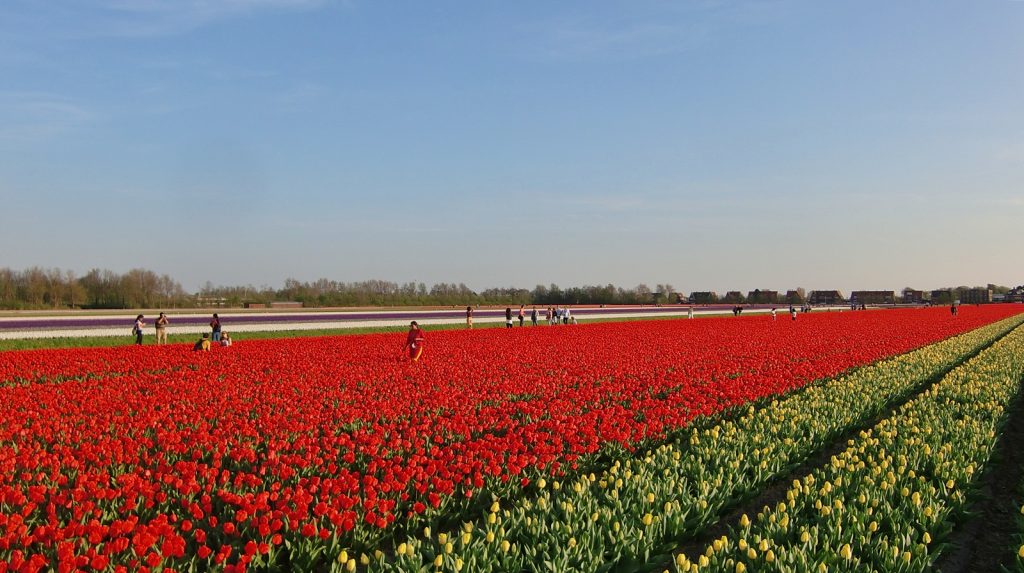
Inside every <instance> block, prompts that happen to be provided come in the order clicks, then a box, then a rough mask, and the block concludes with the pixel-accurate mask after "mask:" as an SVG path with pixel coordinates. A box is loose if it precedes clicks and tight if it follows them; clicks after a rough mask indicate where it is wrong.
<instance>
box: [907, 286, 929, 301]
mask: <svg viewBox="0 0 1024 573" xmlns="http://www.w3.org/2000/svg"><path fill="white" fill-rule="evenodd" d="M924 295H925V292H924V291H923V290H914V289H912V288H905V289H903V293H902V297H903V302H904V303H906V304H924V303H925V302H927V299H925V296H924Z"/></svg>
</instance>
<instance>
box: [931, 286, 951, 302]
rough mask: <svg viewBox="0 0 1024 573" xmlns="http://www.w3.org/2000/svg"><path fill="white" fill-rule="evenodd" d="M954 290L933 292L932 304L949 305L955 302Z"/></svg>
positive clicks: (946, 289) (944, 289) (943, 289)
mask: <svg viewBox="0 0 1024 573" xmlns="http://www.w3.org/2000/svg"><path fill="white" fill-rule="evenodd" d="M953 296H954V294H953V289H948V288H940V289H936V290H933V291H932V297H931V298H932V304H949V303H951V302H953V300H954V299H953Z"/></svg>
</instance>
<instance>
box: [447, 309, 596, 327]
mask: <svg viewBox="0 0 1024 573" xmlns="http://www.w3.org/2000/svg"><path fill="white" fill-rule="evenodd" d="M543 313H544V320H545V321H546V322H547V323H548V324H549V325H552V326H553V325H556V324H576V317H575V316H573V315H572V310H570V309H569V307H568V306H566V307H555V306H549V307H547V308H546V309H544V311H543ZM526 316H527V313H526V305H525V304H521V305H519V312H517V313H516V314H515V315H514V318H513V314H512V307H511V306H507V307H505V328H512V327H513V326H514V325H515V321H516V320H518V321H519V326H526ZM529 316H530V324H532V325H533V326H537V324H538V323H539V321H540V312H538V311H537V307H536V306H534V307H531V308H530V313H529ZM466 328H473V307H472V306H467V307H466Z"/></svg>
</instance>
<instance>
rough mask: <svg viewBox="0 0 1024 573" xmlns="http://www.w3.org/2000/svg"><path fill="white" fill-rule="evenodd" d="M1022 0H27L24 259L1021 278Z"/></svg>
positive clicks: (774, 281) (735, 285) (628, 279)
mask: <svg viewBox="0 0 1024 573" xmlns="http://www.w3.org/2000/svg"><path fill="white" fill-rule="evenodd" d="M1021 61H1024V2H1019V1H1014V0H992V1H988V2H972V3H963V2H952V1H939V2H901V3H892V2H883V1H874V2H852V1H838V2H828V3H820V2H811V1H809V0H804V1H784V0H778V1H776V0H764V1H753V0H749V1H726V0H694V1H691V2H683V3H664V2H653V1H638V2H625V1H607V2H604V1H602V2H596V3H591V2H586V3H585V2H567V3H557V4H550V3H541V2H524V3H516V4H514V5H509V4H501V3H472V4H463V3H455V2H448V1H439V2H431V3H424V4H421V3H395V2H377V3H365V2H360V1H358V0H347V1H332V0H147V1H146V2H124V1H122V0H52V1H50V2H31V1H27V0H13V1H11V2H5V3H3V4H2V5H0V73H2V74H3V77H4V78H5V81H4V82H3V84H0V154H2V157H3V159H2V160H0V201H2V203H0V204H2V205H3V209H0V244H3V245H4V247H3V248H2V249H0V267H10V268H14V269H23V268H26V267H30V266H42V267H59V268H63V269H72V270H75V271H76V272H77V273H78V274H79V275H81V274H84V273H85V272H87V271H88V270H89V269H91V268H105V269H111V270H114V271H116V272H121V273H123V272H125V271H127V270H129V269H131V268H146V269H150V270H153V271H155V272H157V273H160V274H164V273H166V274H168V275H170V276H172V277H173V278H175V279H176V280H178V281H180V282H181V283H182V285H183V286H184V287H185V288H186V289H187V290H189V291H192V292H194V291H196V290H198V289H199V288H200V287H201V286H202V284H203V283H204V282H205V281H207V280H209V281H210V282H212V283H213V284H217V285H246V284H252V285H254V286H261V285H269V286H271V287H274V288H280V286H281V285H283V283H284V281H285V279H286V278H295V279H298V280H300V281H312V280H316V279H318V278H329V279H332V280H339V281H345V282H355V281H362V280H369V279H381V280H389V281H394V282H399V283H404V282H409V281H413V282H424V283H427V284H428V285H429V284H434V283H439V282H448V283H453V282H454V283H459V282H462V283H465V284H466V285H467V286H469V287H470V288H471V289H473V290H476V291H480V290H482V289H484V288H489V287H503V286H515V287H520V288H527V289H532V288H534V286H536V285H538V284H543V285H549V284H552V283H555V284H558V285H559V286H562V287H571V286H583V285H600V284H607V283H612V284H615V285H616V286H622V287H627V288H630V287H633V286H636V285H637V284H639V283H645V284H647V285H648V286H650V287H652V288H654V286H655V285H656V284H658V283H670V284H672V285H673V286H674V287H675V288H676V289H677V290H679V291H683V292H687V293H689V292H692V291H703V290H715V291H717V292H719V293H724V292H725V291H727V290H740V291H742V292H744V293H746V292H747V291H750V290H754V289H755V288H765V289H772V290H780V291H785V290H786V289H789V288H797V287H803V288H806V289H807V290H808V291H810V290H829V289H838V290H842V291H843V292H844V293H845V294H848V293H849V292H850V291H851V290H896V291H898V290H900V289H902V288H903V287H906V286H911V287H914V288H918V289H923V290H931V289H935V288H941V287H947V286H957V285H968V286H975V285H981V286H984V285H985V284H987V283H995V284H1000V285H1005V286H1010V287H1013V286H1016V285H1019V284H1021V283H1024V276H1022V274H1021V271H1020V270H1019V267H1020V263H1021V262H1022V260H1024V257H1022V256H1021V254H1020V251H1021V247H1020V244H1019V243H1020V236H1021V231H1020V224H1021V221H1022V220H1024V193H1022V187H1024V186H1022V183H1024V114H1022V111H1021V109H1022V108H1021V102H1022V101H1024V74H1022V73H1021V67H1020V62H1021Z"/></svg>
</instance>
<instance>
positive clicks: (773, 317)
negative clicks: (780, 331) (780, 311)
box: [772, 306, 775, 320]
mask: <svg viewBox="0 0 1024 573" xmlns="http://www.w3.org/2000/svg"><path fill="white" fill-rule="evenodd" d="M772 320H775V307H774V306H773V307H772Z"/></svg>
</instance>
